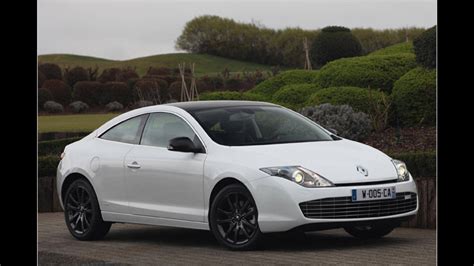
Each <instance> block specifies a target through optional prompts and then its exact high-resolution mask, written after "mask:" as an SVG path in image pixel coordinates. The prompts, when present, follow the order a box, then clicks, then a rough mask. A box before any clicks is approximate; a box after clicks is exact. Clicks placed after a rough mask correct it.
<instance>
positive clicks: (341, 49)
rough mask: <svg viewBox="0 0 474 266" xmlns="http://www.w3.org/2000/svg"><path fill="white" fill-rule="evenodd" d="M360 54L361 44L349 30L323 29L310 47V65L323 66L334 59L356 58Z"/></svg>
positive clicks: (342, 28)
mask: <svg viewBox="0 0 474 266" xmlns="http://www.w3.org/2000/svg"><path fill="white" fill-rule="evenodd" d="M361 52H362V47H361V44H360V42H359V40H358V39H357V38H356V37H355V36H354V35H352V33H351V31H350V29H348V28H345V27H338V26H330V27H326V28H323V29H322V30H321V33H320V34H318V36H316V38H315V39H314V40H313V43H312V46H311V57H312V64H313V65H314V66H323V65H325V64H326V63H327V62H329V61H333V60H335V59H339V58H345V57H354V56H358V55H360V54H361Z"/></svg>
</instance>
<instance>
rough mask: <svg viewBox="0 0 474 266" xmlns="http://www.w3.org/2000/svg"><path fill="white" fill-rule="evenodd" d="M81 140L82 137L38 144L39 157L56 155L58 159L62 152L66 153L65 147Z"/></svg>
mask: <svg viewBox="0 0 474 266" xmlns="http://www.w3.org/2000/svg"><path fill="white" fill-rule="evenodd" d="M80 139H82V137H74V138H64V139H54V140H46V141H40V142H38V156H44V155H56V157H59V155H60V154H61V152H63V151H64V147H66V146H67V145H69V144H71V143H73V142H75V141H78V140H80ZM56 166H57V165H56Z"/></svg>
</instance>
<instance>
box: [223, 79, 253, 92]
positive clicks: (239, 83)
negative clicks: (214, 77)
mask: <svg viewBox="0 0 474 266" xmlns="http://www.w3.org/2000/svg"><path fill="white" fill-rule="evenodd" d="M246 88H248V87H247V86H246V82H244V81H243V80H241V79H239V78H229V79H227V80H226V81H225V89H226V90H228V91H244V90H245V89H246Z"/></svg>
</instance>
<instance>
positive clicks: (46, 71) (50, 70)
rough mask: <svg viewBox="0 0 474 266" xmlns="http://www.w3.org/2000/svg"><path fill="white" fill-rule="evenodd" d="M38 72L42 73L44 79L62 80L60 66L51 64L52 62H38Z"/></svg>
mask: <svg viewBox="0 0 474 266" xmlns="http://www.w3.org/2000/svg"><path fill="white" fill-rule="evenodd" d="M38 72H41V73H43V75H44V76H45V78H46V80H48V79H59V80H62V79H63V74H62V71H61V68H60V67H59V66H58V65H56V64H53V63H44V64H39V66H38Z"/></svg>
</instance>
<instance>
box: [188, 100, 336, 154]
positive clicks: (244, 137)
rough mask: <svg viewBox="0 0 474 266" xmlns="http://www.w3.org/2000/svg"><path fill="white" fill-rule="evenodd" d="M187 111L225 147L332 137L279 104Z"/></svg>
mask: <svg viewBox="0 0 474 266" xmlns="http://www.w3.org/2000/svg"><path fill="white" fill-rule="evenodd" d="M191 114H192V115H193V116H194V118H196V120H197V121H198V122H199V124H200V125H201V126H202V127H203V128H204V130H205V131H206V133H207V134H208V135H209V137H211V138H212V139H213V140H214V141H215V142H217V143H219V144H222V145H227V146H243V145H263V144H278V143H292V142H311V141H332V140H333V139H332V138H331V136H330V135H329V134H327V133H326V132H325V131H324V130H323V129H322V128H320V127H319V126H317V125H316V124H314V123H312V122H310V121H308V120H307V119H305V118H304V117H303V116H301V115H298V114H295V113H293V112H290V111H288V110H286V109H284V108H280V107H268V106H242V107H228V108H215V109H205V110H198V111H193V112H191Z"/></svg>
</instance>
